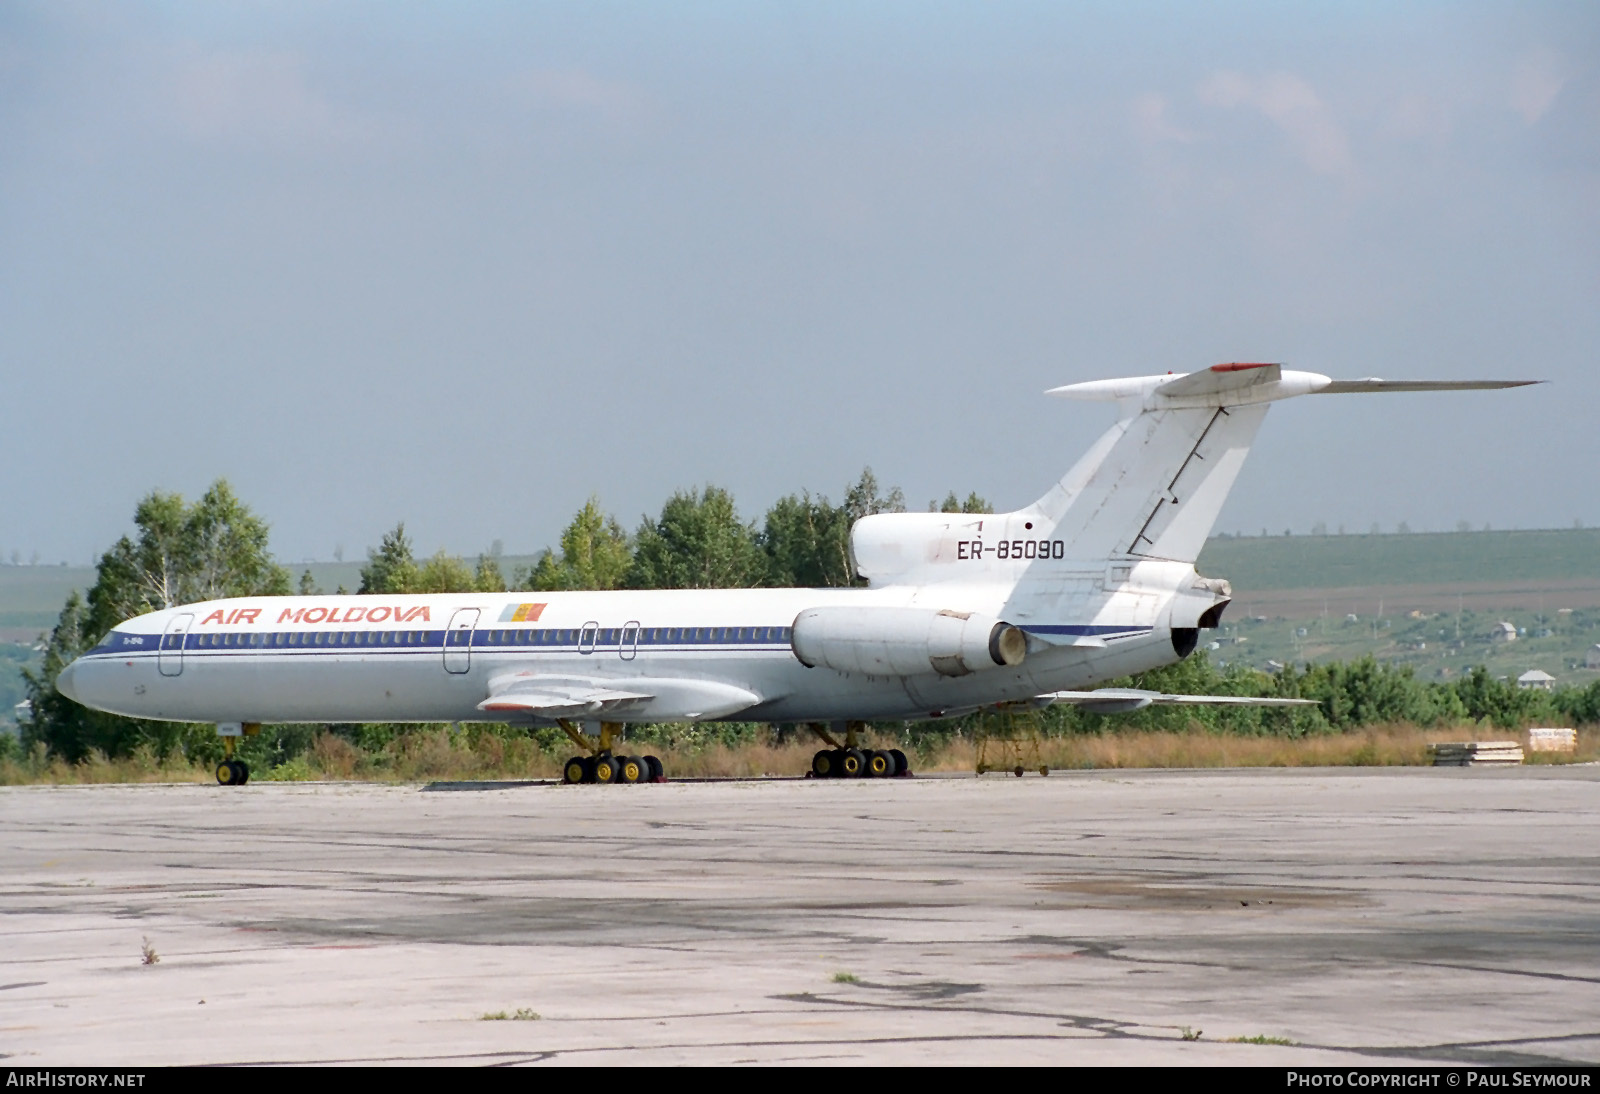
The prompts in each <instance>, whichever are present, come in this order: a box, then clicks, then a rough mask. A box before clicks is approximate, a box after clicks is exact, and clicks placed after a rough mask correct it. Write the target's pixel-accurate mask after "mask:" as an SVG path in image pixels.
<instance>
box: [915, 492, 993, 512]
mask: <svg viewBox="0 0 1600 1094" xmlns="http://www.w3.org/2000/svg"><path fill="white" fill-rule="evenodd" d="M928 512H930V513H992V512H994V506H992V505H990V504H989V503H988V502H986V501H984V500H983V499H982V498H980V497H979V496H978V495H977V493H976V492H973V493H971V494H968V495H967V498H966V500H965V501H962V500H961V499H959V498H957V497H956V492H955V491H954V490H952V491H950V493H948V494H946V495H945V498H944V501H942V502H940V503H939V504H937V505H935V504H934V503H933V502H931V501H930V502H929V503H928Z"/></svg>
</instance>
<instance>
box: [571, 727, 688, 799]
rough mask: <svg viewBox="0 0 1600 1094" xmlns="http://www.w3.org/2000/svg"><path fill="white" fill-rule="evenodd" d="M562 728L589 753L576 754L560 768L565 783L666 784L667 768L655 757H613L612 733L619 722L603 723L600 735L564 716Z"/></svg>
mask: <svg viewBox="0 0 1600 1094" xmlns="http://www.w3.org/2000/svg"><path fill="white" fill-rule="evenodd" d="M560 725H561V728H562V730H563V731H565V733H566V735H567V736H568V737H570V738H572V743H573V744H575V745H577V746H578V747H579V748H581V749H584V750H585V751H587V752H588V753H590V754H589V755H588V756H574V757H572V759H570V760H568V761H567V762H566V763H565V764H563V765H562V768H561V781H562V782H564V783H602V784H605V783H624V784H627V783H664V782H666V781H667V773H666V769H665V768H663V767H662V766H661V761H660V760H658V759H656V758H655V757H654V756H613V755H612V754H611V746H612V744H613V734H615V736H616V737H618V738H620V737H621V733H620V732H617V731H619V730H620V729H621V728H622V727H621V725H620V724H618V723H616V722H601V723H600V735H599V736H598V737H591V736H590V735H589V734H587V733H585V732H584V731H583V730H581V729H579V728H578V727H577V726H575V725H573V724H572V723H571V722H569V721H566V720H565V719H563V720H562V721H561V722H560Z"/></svg>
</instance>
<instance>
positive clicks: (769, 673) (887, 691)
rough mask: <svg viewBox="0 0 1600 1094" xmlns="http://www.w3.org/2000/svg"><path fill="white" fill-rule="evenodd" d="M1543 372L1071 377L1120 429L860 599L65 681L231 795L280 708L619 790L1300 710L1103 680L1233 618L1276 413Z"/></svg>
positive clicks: (867, 552) (477, 613)
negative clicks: (763, 747) (1146, 711)
mask: <svg viewBox="0 0 1600 1094" xmlns="http://www.w3.org/2000/svg"><path fill="white" fill-rule="evenodd" d="M1533 382H1535V381H1517V380H1444V381H1428V380H1422V381H1409V380H1400V381H1394V380H1375V379H1368V380H1332V379H1329V378H1328V377H1326V376H1321V375H1317V374H1315V373H1310V372H1293V371H1289V370H1287V369H1284V368H1283V367H1282V366H1281V365H1277V364H1224V365H1215V366H1213V367H1211V368H1209V369H1206V370H1203V371H1199V372H1192V373H1187V374H1170V373H1169V374H1167V375H1164V376H1140V377H1133V378H1127V379H1120V380H1099V381H1093V382H1089V383H1079V384H1070V385H1068V386H1066V387H1060V388H1055V389H1053V390H1052V391H1051V392H1049V394H1051V395H1058V396H1063V397H1065V398H1069V399H1092V400H1101V401H1105V402H1110V403H1112V404H1114V406H1115V408H1116V412H1117V421H1116V424H1115V425H1113V426H1112V427H1111V429H1110V430H1108V431H1107V432H1106V433H1105V435H1104V436H1102V437H1101V438H1100V439H1099V440H1098V441H1097V442H1096V443H1095V444H1094V446H1093V447H1092V448H1090V449H1089V451H1088V452H1087V453H1086V454H1085V455H1084V456H1083V457H1082V458H1081V459H1080V460H1079V461H1078V462H1077V464H1076V465H1074V466H1073V468H1072V469H1071V470H1070V471H1068V472H1067V474H1066V476H1065V477H1064V478H1063V479H1061V481H1060V482H1058V483H1057V484H1056V485H1055V486H1053V487H1052V488H1051V489H1050V490H1049V492H1048V493H1046V494H1045V495H1044V496H1043V497H1042V498H1040V499H1039V500H1038V501H1036V502H1034V503H1033V504H1032V505H1028V506H1026V507H1024V508H1022V509H1018V510H1016V511H1015V512H1011V513H998V514H964V513H892V514H888V513H886V514H878V515H874V516H868V517H864V518H862V519H861V520H859V521H857V522H856V524H855V526H854V528H853V529H852V530H851V534H850V547H851V550H852V552H853V554H854V559H855V564H856V568H857V571H858V572H859V574H860V575H861V576H862V577H864V578H865V579H867V582H868V584H867V586H866V587H864V588H839V589H719V590H655V591H633V590H627V591H614V592H553V593H538V594H535V593H460V594H449V595H434V596H382V595H380V596H285V597H277V596H261V597H243V598H237V599H230V600H216V601H209V602H206V603H201V604H186V605H183V606H180V607H174V608H168V609H165V610H162V611H157V612H151V613H149V614H148V615H142V616H139V617H138V618H136V619H131V620H129V621H127V622H125V623H123V624H121V625H119V626H118V627H116V628H115V629H114V630H112V631H111V633H109V634H107V635H106V636H105V638H104V639H103V640H102V641H101V642H100V643H99V645H97V646H96V647H95V648H94V649H92V650H90V651H89V652H87V653H85V654H84V655H83V656H82V657H80V658H78V659H77V660H76V661H74V662H73V663H72V664H71V665H69V666H67V668H66V669H65V670H64V671H62V673H61V674H60V677H59V678H58V679H57V681H56V687H57V688H58V689H59V690H60V691H61V693H62V694H64V695H66V696H68V697H69V698H72V699H75V700H76V701H78V702H80V703H83V704H84V705H86V706H89V707H93V708H95V709H97V710H103V711H109V712H112V713H116V714H123V715H127V716H130V717H137V718H154V719H164V720H169V721H184V722H211V723H214V724H215V725H216V727H217V732H218V733H219V734H221V735H222V737H223V743H224V746H225V750H226V753H227V757H228V758H227V759H225V760H224V761H223V762H222V763H220V764H219V765H218V767H217V780H218V781H219V782H221V783H224V784H242V783H244V782H245V781H246V780H247V779H248V778H249V771H248V770H247V769H246V768H245V766H244V764H243V762H242V761H240V760H237V759H235V758H234V755H233V754H234V745H235V742H236V740H237V738H238V737H239V736H240V735H241V734H245V733H251V732H254V731H255V730H256V729H258V728H259V727H260V725H261V724H262V723H264V722H276V723H281V722H446V721H451V722H454V721H501V722H511V723H521V724H525V725H529V726H533V725H549V724H552V723H554V724H557V725H560V726H561V727H562V728H563V729H565V730H566V732H567V734H568V735H569V736H570V737H571V738H572V739H573V741H574V742H575V743H576V744H577V746H578V747H579V748H580V749H581V750H582V752H583V753H584V754H580V755H577V756H574V757H573V758H572V759H571V760H570V761H568V763H567V764H566V765H565V769H564V771H565V778H566V781H568V782H600V783H609V782H642V781H649V780H652V779H659V778H661V777H662V771H661V765H660V762H659V761H658V760H656V759H655V758H654V757H643V758H640V757H637V756H630V755H626V754H624V751H623V749H622V748H621V747H620V746H621V744H622V742H623V739H624V732H625V728H626V726H627V725H628V724H629V723H645V722H685V721H688V722H693V721H716V720H735V719H736V720H740V721H767V722H804V723H810V724H812V726H813V728H814V729H815V730H816V731H817V733H818V735H819V736H821V737H823V738H824V739H825V740H826V741H827V742H828V743H829V744H830V745H832V747H830V748H825V749H823V750H821V751H819V752H818V753H817V754H816V757H815V759H814V761H813V768H812V770H813V773H814V774H816V775H819V776H833V775H846V776H857V775H885V776H886V775H900V774H906V773H907V768H906V759H905V756H904V755H903V754H902V753H900V752H898V751H897V750H891V751H875V750H872V749H863V748H861V747H859V746H858V742H857V740H856V733H857V730H858V729H859V727H860V726H861V725H862V724H863V723H865V722H866V721H868V720H873V719H913V718H942V717H950V716H954V715H960V714H965V713H967V712H970V711H974V710H979V709H982V708H986V707H994V706H996V705H1003V704H1024V705H1027V704H1031V705H1034V706H1044V705H1047V704H1050V703H1074V704H1079V705H1081V706H1084V707H1086V708H1087V709H1090V710H1093V711H1097V712H1101V713H1120V712H1125V711H1132V710H1137V709H1140V708H1142V707H1145V706H1148V705H1150V704H1152V703H1242V704H1261V705H1281V704H1289V703H1295V702H1300V700H1286V699H1273V698H1252V697H1234V696H1197V695H1166V694H1161V693H1157V692H1151V691H1145V690H1140V689H1130V688H1120V689H1112V688H1100V689H1095V687H1094V685H1096V684H1099V683H1102V682H1104V681H1106V680H1110V679H1114V678H1116V677H1119V676H1128V675H1132V674H1135V673H1139V672H1144V671H1146V670H1149V669H1153V668H1158V667H1160V666H1163V665H1168V664H1172V663H1174V662H1177V661H1180V660H1182V659H1183V658H1185V657H1187V656H1188V655H1189V654H1190V653H1191V652H1192V651H1193V650H1194V649H1195V646H1196V644H1197V643H1198V640H1199V635H1200V631H1201V630H1204V629H1206V628H1212V627H1216V626H1217V625H1218V622H1219V620H1220V619H1221V617H1222V612H1223V609H1224V608H1226V607H1227V605H1228V602H1229V599H1230V598H1231V595H1232V591H1231V589H1230V587H1229V585H1228V582H1227V581H1225V580H1221V579H1218V578H1208V577H1201V576H1200V575H1199V574H1198V573H1197V572H1196V571H1195V567H1194V563H1195V559H1196V558H1197V557H1198V556H1199V554H1200V548H1201V547H1202V546H1203V545H1204V543H1205V541H1206V537H1207V536H1208V535H1209V534H1210V532H1211V528H1212V525H1213V524H1214V523H1215V521H1216V519H1217V516H1218V514H1219V513H1220V512H1221V510H1222V504H1223V501H1224V500H1225V499H1226V497H1227V494H1228V491H1229V489H1230V488H1231V487H1232V486H1233V483H1234V480H1235V478H1236V477H1237V476H1238V474H1239V469H1240V467H1241V466H1242V465H1243V463H1244V458H1245V455H1246V453H1247V452H1248V451H1249V448H1250V444H1251V441H1252V440H1253V439H1254V437H1255V434H1256V430H1257V429H1258V428H1259V427H1260V425H1261V421H1262V419H1263V417H1265V415H1266V412H1267V408H1268V406H1269V405H1270V404H1271V403H1273V402H1275V401H1277V400H1280V399H1288V398H1293V397H1295V396H1300V395H1319V394H1320V395H1326V394H1335V393H1347V392H1348V393H1362V392H1396V391H1456V390H1466V389H1475V388H1506V387H1518V386H1522V385H1524V384H1528V383H1533ZM830 726H831V727H832V728H833V729H834V731H835V732H840V731H842V732H843V733H844V735H845V740H844V741H843V742H840V741H839V740H837V739H836V738H835V737H833V736H832V735H831V734H830V733H829V732H828V727H830Z"/></svg>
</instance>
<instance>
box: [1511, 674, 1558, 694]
mask: <svg viewBox="0 0 1600 1094" xmlns="http://www.w3.org/2000/svg"><path fill="white" fill-rule="evenodd" d="M1555 682H1556V678H1555V677H1554V676H1551V675H1550V674H1549V673H1548V672H1545V671H1544V670H1543V669H1529V670H1528V671H1527V672H1525V673H1523V674H1522V675H1521V676H1519V677H1517V687H1519V688H1524V689H1528V690H1535V691H1549V690H1550V689H1551V688H1552V687H1554V686H1555Z"/></svg>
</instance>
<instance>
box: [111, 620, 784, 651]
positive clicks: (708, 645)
mask: <svg viewBox="0 0 1600 1094" xmlns="http://www.w3.org/2000/svg"><path fill="white" fill-rule="evenodd" d="M792 637H793V630H792V628H789V627H637V628H635V627H599V628H594V627H505V628H501V627H492V628H483V629H479V630H476V631H467V630H458V631H450V632H446V631H443V630H436V629H430V630H398V629H397V630H367V631H357V630H323V629H317V630H294V631H232V632H205V633H202V634H192V633H191V634H188V635H174V634H169V635H155V634H127V633H124V632H122V631H112V632H111V633H110V634H109V635H107V636H106V639H105V641H104V642H102V643H101V644H100V645H98V646H96V647H95V648H94V649H92V650H90V651H89V652H88V653H86V654H84V656H85V657H95V656H106V657H128V656H131V655H133V654H140V653H146V654H147V653H154V652H156V651H157V650H163V651H176V650H178V649H180V648H181V649H182V650H183V651H184V652H185V653H188V652H191V651H192V652H194V653H197V654H198V653H212V652H280V651H281V652H284V653H322V652H330V651H332V652H337V651H341V650H375V651H377V652H379V653H384V652H395V653H401V652H419V651H420V652H427V653H436V652H438V651H439V650H440V649H442V648H446V647H447V646H448V648H450V649H466V648H471V649H475V650H488V649H520V650H541V649H549V650H580V649H581V650H591V649H612V650H615V649H618V648H619V647H623V648H634V647H635V646H637V647H638V648H640V649H647V648H654V649H676V650H682V649H729V648H733V649H749V650H772V649H779V650H787V649H788V648H789V643H790V640H791V639H792ZM447 638H448V643H447V641H446V639H447Z"/></svg>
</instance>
